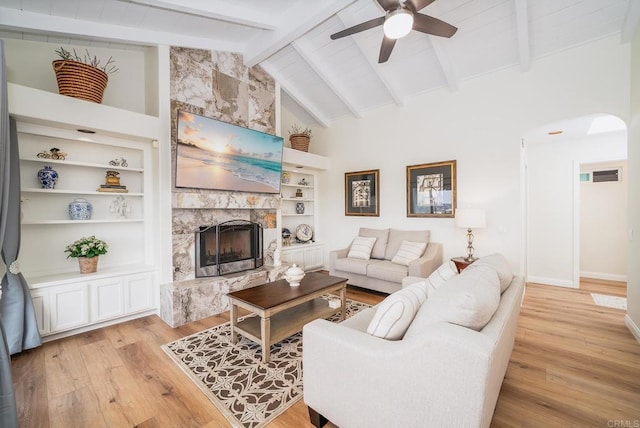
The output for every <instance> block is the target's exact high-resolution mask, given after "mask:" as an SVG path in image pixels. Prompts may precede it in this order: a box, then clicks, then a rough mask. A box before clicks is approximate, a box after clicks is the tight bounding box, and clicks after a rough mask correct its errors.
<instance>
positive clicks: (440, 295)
mask: <svg viewBox="0 0 640 428" xmlns="http://www.w3.org/2000/svg"><path fill="white" fill-rule="evenodd" d="M499 305H500V281H499V279H498V274H497V273H496V272H495V270H493V269H491V268H489V267H487V266H480V267H478V268H476V269H473V270H471V271H467V270H466V269H465V270H464V271H463V272H462V273H461V274H460V275H458V276H455V277H454V278H451V279H450V280H449V281H447V283H446V284H445V285H443V286H442V287H440V288H438V289H437V290H435V291H434V292H433V293H431V294H430V295H429V298H428V299H427V301H426V302H425V303H424V305H422V307H421V308H420V310H419V311H418V313H417V314H416V316H415V319H414V320H413V322H412V323H411V326H409V328H408V329H407V332H406V334H405V336H404V337H405V338H410V337H415V336H418V335H420V333H421V332H422V331H423V330H424V327H425V326H427V325H430V324H434V323H437V322H449V323H452V324H458V325H461V326H463V327H467V328H471V329H474V330H477V331H480V330H481V329H482V327H484V326H485V325H486V324H487V323H488V322H489V321H490V320H491V317H492V316H493V314H494V313H495V311H496V310H497V309H498V306H499Z"/></svg>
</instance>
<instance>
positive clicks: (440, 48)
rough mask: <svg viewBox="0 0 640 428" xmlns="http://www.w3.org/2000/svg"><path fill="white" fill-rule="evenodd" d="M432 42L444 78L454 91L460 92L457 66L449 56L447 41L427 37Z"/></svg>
mask: <svg viewBox="0 0 640 428" xmlns="http://www.w3.org/2000/svg"><path fill="white" fill-rule="evenodd" d="M427 37H429V40H430V41H431V46H433V51H434V53H435V54H436V58H437V60H438V64H439V65H440V69H441V70H442V73H443V74H444V78H445V79H446V81H447V86H448V87H449V89H450V90H452V91H457V90H458V87H459V85H458V73H457V72H456V68H455V65H454V64H453V61H451V56H450V55H449V51H448V49H447V47H446V46H445V43H446V42H445V40H442V39H441V38H439V37H436V36H427Z"/></svg>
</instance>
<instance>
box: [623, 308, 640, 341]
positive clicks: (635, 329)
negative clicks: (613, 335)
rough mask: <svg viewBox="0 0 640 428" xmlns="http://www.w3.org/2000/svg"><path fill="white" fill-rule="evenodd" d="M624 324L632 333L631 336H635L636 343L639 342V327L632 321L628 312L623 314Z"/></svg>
mask: <svg viewBox="0 0 640 428" xmlns="http://www.w3.org/2000/svg"><path fill="white" fill-rule="evenodd" d="M624 324H625V325H626V326H627V328H628V329H629V331H630V332H631V334H633V337H635V338H636V340H637V341H638V343H640V328H639V327H638V325H637V324H636V323H634V322H633V320H632V319H631V317H630V316H629V314H626V315H625V316H624Z"/></svg>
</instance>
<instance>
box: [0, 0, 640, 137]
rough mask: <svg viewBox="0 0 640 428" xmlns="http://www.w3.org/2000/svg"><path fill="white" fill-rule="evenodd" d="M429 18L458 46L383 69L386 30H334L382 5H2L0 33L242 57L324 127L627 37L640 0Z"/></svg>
mask: <svg viewBox="0 0 640 428" xmlns="http://www.w3.org/2000/svg"><path fill="white" fill-rule="evenodd" d="M420 13H423V14H427V15H431V16H434V17H436V18H438V19H441V20H443V21H446V22H448V23H450V24H452V25H454V26H456V27H458V32H457V33H456V34H455V35H454V36H453V37H452V38H450V39H444V38H440V37H435V36H430V35H426V34H423V33H419V32H416V31H412V32H411V33H410V34H409V35H408V36H406V37H404V38H402V39H399V40H398V41H397V43H396V45H395V48H394V50H393V52H392V54H391V57H390V59H389V61H388V62H386V63H383V64H378V52H379V49H380V43H381V40H382V35H383V33H382V27H376V28H372V29H369V30H367V31H364V32H361V33H358V34H356V35H352V36H348V37H345V38H341V39H338V40H331V39H330V37H329V36H330V35H331V34H333V33H335V32H338V31H340V30H343V29H345V28H347V27H350V26H352V25H355V24H358V23H360V22H363V21H366V20H369V19H373V18H376V17H380V16H383V15H384V10H383V9H382V7H381V6H380V5H379V4H378V2H377V1H375V0H355V1H354V0H322V1H320V0H172V1H164V0H2V2H0V37H2V38H18V39H25V40H36V41H45V42H51V43H57V44H63V43H69V44H79V45H89V46H101V47H114V48H119V49H138V48H139V46H150V45H151V46H152V45H171V46H184V47H192V48H199V49H212V50H219V51H232V52H239V53H241V54H242V55H243V57H244V61H245V63H246V64H247V65H255V64H260V65H261V66H262V67H263V68H264V69H265V70H267V71H268V72H269V73H270V74H271V75H272V76H273V77H274V78H275V79H276V81H278V82H279V84H280V86H281V88H282V89H283V91H284V92H285V94H286V95H285V97H284V100H285V101H289V102H290V101H291V100H293V101H295V102H296V103H297V104H299V105H300V106H301V107H302V108H303V109H304V110H305V111H306V112H307V113H308V114H309V115H310V116H311V117H312V118H313V119H314V120H315V121H317V122H318V123H319V124H320V125H322V126H331V124H332V123H333V122H334V121H336V120H340V119H343V118H346V117H363V116H365V115H366V114H367V112H369V111H372V110H375V109H377V108H380V107H383V106H386V105H389V104H397V105H402V104H404V103H405V101H406V100H407V99H408V98H409V97H413V96H415V95H418V94H421V93H424V92H428V91H432V90H435V89H438V88H446V89H447V90H449V91H462V90H464V82H465V80H467V79H470V78H473V77H474V76H478V75H482V74H486V73H490V72H492V71H495V70H499V69H503V68H505V67H519V68H520V69H521V71H522V72H523V73H526V72H527V71H528V70H530V69H531V68H533V67H535V63H536V60H537V59H539V58H541V57H543V56H545V55H549V54H551V53H554V52H557V51H560V50H563V49H567V48H570V47H573V46H576V45H580V44H584V43H587V42H590V41H593V40H596V39H599V38H603V37H608V36H611V35H619V37H620V43H628V42H629V41H630V40H631V38H632V37H633V34H634V32H635V30H636V28H637V26H638V21H639V20H640V0H437V1H435V2H434V3H432V4H430V5H429V6H427V7H425V8H424V9H422V10H421V11H420Z"/></svg>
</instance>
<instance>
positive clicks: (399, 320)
mask: <svg viewBox="0 0 640 428" xmlns="http://www.w3.org/2000/svg"><path fill="white" fill-rule="evenodd" d="M426 298H427V296H426V292H425V290H424V283H416V284H412V285H410V286H409V287H407V288H404V289H402V290H400V291H396V292H395V293H393V294H390V295H389V296H388V297H387V298H386V299H384V300H383V301H382V302H380V304H378V306H377V307H376V313H375V315H374V316H373V318H372V319H371V322H370V323H369V326H368V327H367V333H369V334H371V335H372V336H377V337H380V338H382V339H388V340H400V339H402V336H404V334H405V332H406V330H407V327H409V325H410V324H411V321H412V320H413V317H414V316H415V315H416V313H417V312H418V309H419V308H420V306H421V305H422V303H423V302H424V301H425V299H426Z"/></svg>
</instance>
